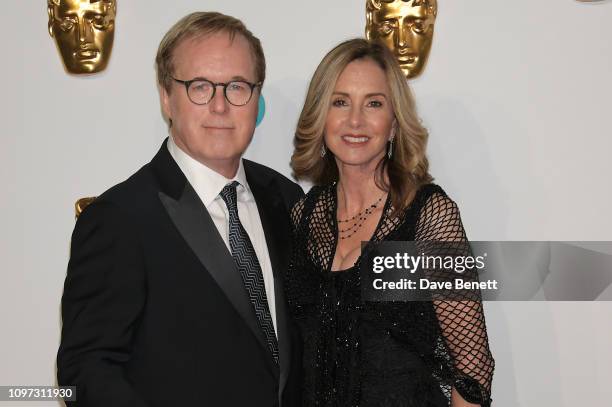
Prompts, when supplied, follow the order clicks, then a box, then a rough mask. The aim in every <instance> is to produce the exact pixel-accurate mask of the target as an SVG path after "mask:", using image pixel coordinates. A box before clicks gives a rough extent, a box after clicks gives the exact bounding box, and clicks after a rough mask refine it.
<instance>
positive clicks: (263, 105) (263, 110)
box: [255, 95, 266, 127]
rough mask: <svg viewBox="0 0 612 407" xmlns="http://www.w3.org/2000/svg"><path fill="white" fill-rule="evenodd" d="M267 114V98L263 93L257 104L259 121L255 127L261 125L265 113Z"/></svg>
mask: <svg viewBox="0 0 612 407" xmlns="http://www.w3.org/2000/svg"><path fill="white" fill-rule="evenodd" d="M265 114H266V100H265V99H264V97H263V95H259V103H258V105H257V121H256V122H255V127H257V126H259V123H261V122H262V121H263V118H264V115H265Z"/></svg>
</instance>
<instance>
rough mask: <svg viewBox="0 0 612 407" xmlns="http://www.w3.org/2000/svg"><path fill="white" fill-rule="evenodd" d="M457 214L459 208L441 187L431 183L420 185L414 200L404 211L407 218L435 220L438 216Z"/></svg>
mask: <svg viewBox="0 0 612 407" xmlns="http://www.w3.org/2000/svg"><path fill="white" fill-rule="evenodd" d="M458 213H459V208H458V206H457V204H456V203H455V201H453V200H452V199H451V198H450V197H449V196H448V194H447V193H446V191H444V189H442V187H441V186H439V185H437V184H433V183H429V184H424V185H422V186H421V187H420V188H419V189H418V190H417V191H416V193H415V195H414V198H413V199H412V201H411V202H410V204H409V205H408V206H407V207H406V209H405V210H404V214H405V215H406V217H407V218H414V219H415V220H418V219H421V220H422V219H426V218H430V219H435V218H438V217H440V216H443V217H444V216H452V215H457V216H458Z"/></svg>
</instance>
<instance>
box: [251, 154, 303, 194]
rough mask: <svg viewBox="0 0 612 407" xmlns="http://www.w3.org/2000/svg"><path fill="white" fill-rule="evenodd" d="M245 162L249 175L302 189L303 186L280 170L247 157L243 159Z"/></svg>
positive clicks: (291, 187) (283, 185)
mask: <svg viewBox="0 0 612 407" xmlns="http://www.w3.org/2000/svg"><path fill="white" fill-rule="evenodd" d="M242 161H243V163H244V168H245V171H246V172H247V176H249V175H251V176H255V177H257V178H258V179H259V180H260V181H262V182H266V181H276V182H277V183H278V184H279V185H280V186H281V187H284V188H289V189H296V188H299V190H300V191H301V190H302V188H301V187H300V186H299V185H298V184H297V183H295V182H293V181H292V180H290V179H289V178H287V177H286V176H284V175H283V174H281V173H280V172H278V171H276V170H274V169H272V168H270V167H267V166H265V165H263V164H259V163H256V162H255V161H251V160H247V159H246V158H245V159H243V160H242Z"/></svg>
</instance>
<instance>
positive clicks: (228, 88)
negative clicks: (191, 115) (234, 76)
mask: <svg viewBox="0 0 612 407" xmlns="http://www.w3.org/2000/svg"><path fill="white" fill-rule="evenodd" d="M172 79H174V80H175V81H176V82H178V83H182V84H183V85H185V90H186V91H187V97H188V98H189V100H190V101H191V102H192V103H194V104H196V105H205V104H207V103H208V102H210V101H211V100H212V98H214V97H215V92H216V91H217V86H223V95H224V96H225V99H226V100H227V101H228V102H229V103H230V104H231V105H234V106H244V105H246V104H247V103H249V101H250V100H251V97H252V96H253V89H255V88H256V87H258V86H261V82H258V83H251V82H247V81H231V82H227V83H223V82H218V83H215V82H211V81H209V80H208V79H204V78H195V79H192V80H190V81H182V80H180V79H176V78H174V77H172Z"/></svg>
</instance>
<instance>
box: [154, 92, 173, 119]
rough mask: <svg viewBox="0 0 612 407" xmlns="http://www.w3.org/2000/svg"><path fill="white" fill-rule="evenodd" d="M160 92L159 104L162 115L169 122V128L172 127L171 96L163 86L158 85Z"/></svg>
mask: <svg viewBox="0 0 612 407" xmlns="http://www.w3.org/2000/svg"><path fill="white" fill-rule="evenodd" d="M157 90H158V91H159V104H160V105H161V109H162V113H163V114H164V116H165V119H166V120H168V127H169V128H171V127H172V112H171V111H170V95H169V94H168V91H167V90H166V88H165V87H164V86H163V85H159V84H158V85H157Z"/></svg>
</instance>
